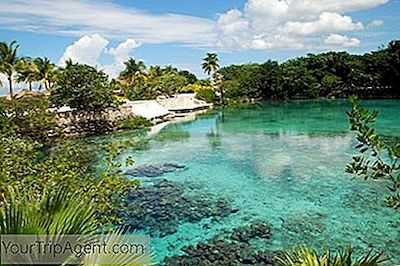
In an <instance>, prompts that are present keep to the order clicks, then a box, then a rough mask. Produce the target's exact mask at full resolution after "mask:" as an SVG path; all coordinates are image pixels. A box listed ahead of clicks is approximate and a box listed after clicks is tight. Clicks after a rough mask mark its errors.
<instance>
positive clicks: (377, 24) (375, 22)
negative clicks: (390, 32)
mask: <svg viewBox="0 0 400 266" xmlns="http://www.w3.org/2000/svg"><path fill="white" fill-rule="evenodd" d="M382 26H383V20H380V19H374V20H373V21H371V22H370V23H368V25H367V28H369V29H374V28H379V27H382Z"/></svg>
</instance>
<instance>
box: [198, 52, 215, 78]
mask: <svg viewBox="0 0 400 266" xmlns="http://www.w3.org/2000/svg"><path fill="white" fill-rule="evenodd" d="M201 66H202V68H203V70H204V72H205V73H206V74H207V75H211V74H213V73H215V72H216V71H217V70H218V69H219V60H218V55H217V54H214V53H207V56H206V57H205V58H204V59H203V64H202V65H201Z"/></svg>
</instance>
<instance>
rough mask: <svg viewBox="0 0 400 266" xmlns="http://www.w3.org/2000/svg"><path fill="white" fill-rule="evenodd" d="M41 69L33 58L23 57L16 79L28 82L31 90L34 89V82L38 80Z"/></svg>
mask: <svg viewBox="0 0 400 266" xmlns="http://www.w3.org/2000/svg"><path fill="white" fill-rule="evenodd" d="M38 73H39V69H38V67H37V65H36V64H35V62H34V60H32V59H31V58H23V59H21V61H20V64H19V67H18V74H17V78H16V81H17V82H25V83H26V84H28V87H29V90H32V83H34V82H36V81H38Z"/></svg>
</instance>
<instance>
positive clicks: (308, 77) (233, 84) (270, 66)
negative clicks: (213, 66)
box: [219, 40, 400, 102]
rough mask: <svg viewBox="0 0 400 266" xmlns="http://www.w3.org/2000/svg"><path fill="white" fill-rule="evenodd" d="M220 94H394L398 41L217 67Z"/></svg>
mask: <svg viewBox="0 0 400 266" xmlns="http://www.w3.org/2000/svg"><path fill="white" fill-rule="evenodd" d="M219 71H220V73H221V74H222V75H223V80H224V81H223V89H224V94H225V95H224V96H225V99H226V100H227V101H228V102H229V100H234V99H274V98H277V99H279V98H318V97H331V96H335V97H345V96H348V95H351V94H358V95H359V96H363V97H399V96H400V88H399V87H400V40H396V41H391V42H390V43H389V44H388V46H387V47H385V48H383V49H380V50H378V51H374V52H370V53H365V54H363V55H352V54H349V53H347V52H328V53H322V54H308V55H307V56H305V57H300V58H296V59H292V60H288V61H286V62H284V63H282V64H279V63H278V62H276V61H271V60H268V61H267V62H265V63H263V64H244V65H231V66H228V67H223V68H221V69H220V70H219Z"/></svg>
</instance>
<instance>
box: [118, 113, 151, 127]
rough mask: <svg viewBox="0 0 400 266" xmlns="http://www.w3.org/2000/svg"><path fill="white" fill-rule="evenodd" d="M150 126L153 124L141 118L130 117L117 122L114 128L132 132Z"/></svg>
mask: <svg viewBox="0 0 400 266" xmlns="http://www.w3.org/2000/svg"><path fill="white" fill-rule="evenodd" d="M152 125H153V124H152V123H151V122H150V120H148V119H146V118H144V117H142V116H135V115H130V116H128V117H127V118H125V119H122V120H118V121H117V122H116V125H115V126H116V128H117V129H123V130H133V129H139V128H144V127H150V126H152Z"/></svg>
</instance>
